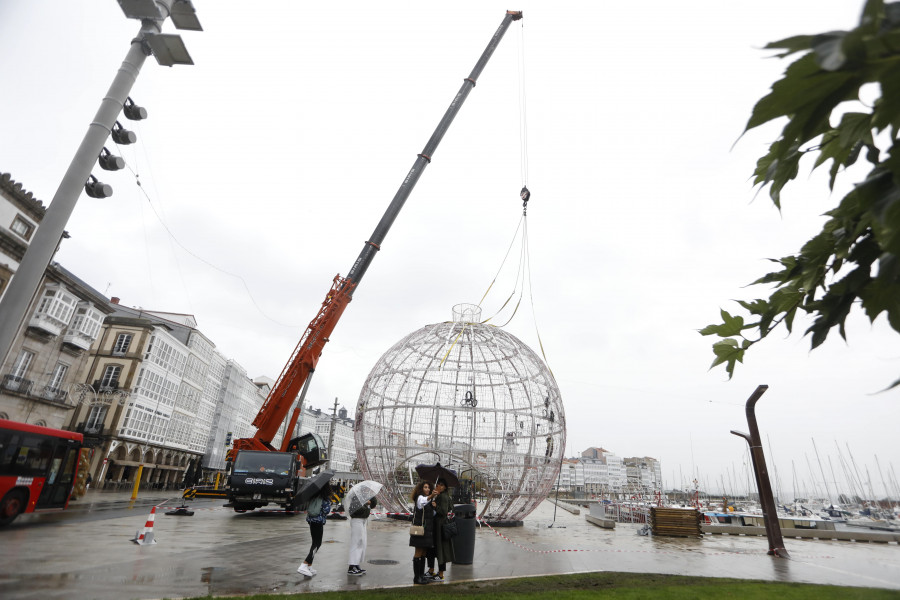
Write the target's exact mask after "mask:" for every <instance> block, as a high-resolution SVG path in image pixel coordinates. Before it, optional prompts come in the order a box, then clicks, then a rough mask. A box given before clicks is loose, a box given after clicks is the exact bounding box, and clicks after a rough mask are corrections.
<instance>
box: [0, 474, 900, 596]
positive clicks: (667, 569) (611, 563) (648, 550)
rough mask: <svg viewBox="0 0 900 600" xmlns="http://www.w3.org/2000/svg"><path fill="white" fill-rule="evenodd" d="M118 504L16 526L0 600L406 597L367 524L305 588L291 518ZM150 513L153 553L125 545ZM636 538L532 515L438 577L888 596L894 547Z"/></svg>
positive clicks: (548, 508)
mask: <svg viewBox="0 0 900 600" xmlns="http://www.w3.org/2000/svg"><path fill="white" fill-rule="evenodd" d="M129 498H130V494H128V493H103V492H94V491H91V492H89V493H88V495H87V496H86V497H85V498H82V499H80V500H78V501H77V502H74V503H72V506H71V508H70V509H69V510H67V511H65V512H62V513H53V514H42V515H22V516H20V517H19V519H17V520H16V521H15V522H14V523H13V524H12V525H10V526H9V527H7V528H5V529H2V530H0V597H2V598H4V599H7V600H12V599H17V600H18V599H32V598H33V599H38V598H40V599H47V598H72V597H75V598H84V599H91V598H93V599H97V600H119V599H123V598H134V599H141V600H144V599H156V598H186V597H196V596H222V595H239V594H252V593H263V592H266V593H299V592H310V591H335V590H348V591H349V590H356V589H368V588H383V587H395V586H407V585H411V583H412V564H411V559H412V549H411V548H409V547H408V539H409V538H408V522H403V521H397V520H394V519H391V518H388V517H386V516H381V515H373V517H371V518H370V519H369V529H368V535H369V544H368V551H367V554H366V562H365V564H364V565H362V566H363V568H365V569H367V570H368V573H366V574H365V575H363V576H361V577H353V576H348V575H347V573H346V571H347V548H348V543H349V538H350V525H349V521H346V520H344V521H340V520H329V522H328V524H327V525H326V526H325V535H324V542H323V544H322V548H321V550H320V551H319V553H318V555H317V556H316V560H315V562H314V565H313V566H314V567H315V568H316V569H317V570H318V575H316V576H315V577H313V578H308V577H303V576H301V575H299V574H298V573H297V572H296V569H297V566H298V565H299V564H300V562H301V561H302V559H303V557H304V556H305V555H306V553H307V550H308V548H309V539H310V538H309V530H308V528H307V526H306V521H305V519H304V516H303V515H302V514H300V515H293V516H291V515H286V514H285V513H283V512H279V511H271V512H269V511H256V512H250V513H245V514H240V515H238V514H235V513H234V512H233V511H231V510H230V509H226V508H223V507H222V506H221V505H222V501H221V500H199V501H194V502H192V503H191V505H190V506H191V508H192V509H193V510H194V511H195V513H194V516H192V517H186V516H168V515H166V514H165V512H166V511H167V510H171V508H173V507H175V506H177V505H178V504H179V502H180V501H179V500H178V499H177V498H175V497H172V498H169V499H168V501H167V498H166V496H164V495H162V494H161V493H159V492H147V493H144V494H141V495H140V497H139V498H138V499H137V500H136V501H134V502H132V501H130V499H129ZM157 504H159V505H161V508H159V509H157V514H156V518H155V521H154V527H153V533H154V537H155V539H156V541H157V543H156V544H155V545H148V546H138V545H136V544H134V543H132V542H131V541H129V540H131V538H133V537H134V535H135V531H137V530H139V529H141V528H142V527H143V526H144V524H145V522H146V520H147V517H148V515H149V513H150V509H151V507H152V506H154V505H157ZM163 507H165V508H163ZM554 519H555V520H554ZM551 525H552V527H551ZM639 527H640V526H639V525H630V524H619V525H617V527H616V529H614V530H607V529H601V528H599V527H596V526H594V525H591V524H590V523H588V522H587V521H586V520H585V518H584V515H583V514H582V515H573V514H570V513H568V512H566V511H565V510H561V509H559V510H556V511H555V516H554V506H553V504H551V503H550V502H544V503H542V504H541V505H540V506H539V507H538V508H537V509H536V510H535V511H534V512H533V513H532V514H531V515H530V516H529V517H528V518H527V519H525V524H524V526H523V527H512V528H501V529H496V530H493V529H491V528H490V527H487V526H483V527H480V528H479V529H478V531H477V532H476V536H475V537H476V540H475V553H474V561H473V564H472V565H455V564H454V565H448V570H447V580H448V581H471V580H482V579H498V578H505V577H522V576H530V575H548V574H562V573H580V572H593V571H626V572H640V573H668V574H681V575H699V576H712V577H735V578H742V579H759V580H767V581H790V582H803V583H821V584H828V585H847V586H861V587H876V588H888V589H896V590H900V547H898V545H897V544H868V543H857V542H836V541H821V540H792V539H787V540H785V543H786V546H787V549H788V551H789V552H790V553H791V559H790V560H785V559H778V558H775V557H772V556H768V555H767V554H766V547H767V544H766V539H765V537H756V536H719V535H716V536H710V535H708V536H705V537H703V538H701V539H688V538H664V537H652V536H641V535H638V533H637V531H638V529H639ZM432 585H440V584H432Z"/></svg>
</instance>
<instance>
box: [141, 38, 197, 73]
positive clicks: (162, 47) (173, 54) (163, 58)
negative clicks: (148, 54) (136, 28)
mask: <svg viewBox="0 0 900 600" xmlns="http://www.w3.org/2000/svg"><path fill="white" fill-rule="evenodd" d="M144 42H145V43H146V44H147V45H148V46H149V47H150V50H151V51H152V52H153V57H154V58H156V62H158V63H159V64H161V65H162V66H164V67H171V66H172V65H192V64H194V61H193V60H191V55H190V54H188V51H187V48H186V47H185V45H184V40H182V39H181V36H180V35H173V34H171V33H164V34H157V35H148V36H146V37H145V38H144Z"/></svg>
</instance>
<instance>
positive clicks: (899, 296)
mask: <svg viewBox="0 0 900 600" xmlns="http://www.w3.org/2000/svg"><path fill="white" fill-rule="evenodd" d="M859 297H860V298H861V299H862V307H863V310H864V311H865V312H866V316H867V317H869V321H875V319H876V318H877V317H878V315H880V314H881V313H882V312H887V317H888V323H890V325H891V327H892V328H893V329H894V330H895V331H897V332H900V283H891V282H886V281H881V280H879V279H877V278H876V279H875V280H873V281H872V282H871V283H870V284H869V285H867V286H866V288H865V289H864V290H862V291H861V292H860V294H859Z"/></svg>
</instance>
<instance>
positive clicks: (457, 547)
mask: <svg viewBox="0 0 900 600" xmlns="http://www.w3.org/2000/svg"><path fill="white" fill-rule="evenodd" d="M453 514H454V515H455V519H456V527H457V529H458V530H459V533H458V534H457V536H456V537H455V538H453V554H454V556H455V558H456V560H454V561H453V562H454V563H455V564H458V565H471V564H472V561H473V560H474V558H475V526H476V520H475V505H474V504H457V505H456V507H455V508H454V509H453Z"/></svg>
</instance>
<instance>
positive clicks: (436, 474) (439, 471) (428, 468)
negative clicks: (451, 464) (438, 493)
mask: <svg viewBox="0 0 900 600" xmlns="http://www.w3.org/2000/svg"><path fill="white" fill-rule="evenodd" d="M416 473H418V474H419V477H421V478H422V479H424V480H425V481H433V482H434V483H437V480H438V479H446V480H447V487H457V486H458V485H459V478H458V477H457V476H456V471H454V470H452V469H448V468H447V467H442V466H441V463H434V464H433V465H416Z"/></svg>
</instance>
